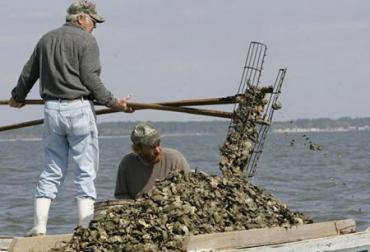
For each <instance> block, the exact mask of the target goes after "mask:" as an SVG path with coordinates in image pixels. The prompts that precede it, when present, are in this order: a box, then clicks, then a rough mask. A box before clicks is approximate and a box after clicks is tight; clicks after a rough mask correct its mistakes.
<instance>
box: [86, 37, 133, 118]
mask: <svg viewBox="0 0 370 252" xmlns="http://www.w3.org/2000/svg"><path fill="white" fill-rule="evenodd" d="M100 72H101V65H100V55H99V47H98V44H97V42H96V39H95V38H92V39H91V41H89V42H88V43H87V45H86V46H85V48H84V49H83V52H82V55H81V64H80V78H81V82H82V84H83V85H85V86H86V87H87V89H88V90H90V92H91V93H92V94H93V97H94V98H95V100H96V101H97V102H98V103H100V104H102V105H105V106H107V107H110V108H115V109H120V110H122V111H123V112H126V113H132V112H134V110H133V109H132V108H130V107H128V106H127V102H128V100H129V99H130V98H131V96H126V97H124V98H122V99H116V98H115V97H114V96H113V94H112V93H111V92H110V91H109V90H108V89H107V88H106V87H105V86H104V84H103V82H102V81H101V79H100Z"/></svg>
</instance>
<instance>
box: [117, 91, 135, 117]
mask: <svg viewBox="0 0 370 252" xmlns="http://www.w3.org/2000/svg"><path fill="white" fill-rule="evenodd" d="M130 99H131V95H128V96H125V97H123V98H122V99H120V100H118V101H117V103H116V107H117V108H118V109H120V110H122V111H123V112H125V113H132V112H134V109H133V108H131V107H129V106H127V102H128V100H130Z"/></svg>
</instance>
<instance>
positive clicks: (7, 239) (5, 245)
mask: <svg viewBox="0 0 370 252" xmlns="http://www.w3.org/2000/svg"><path fill="white" fill-rule="evenodd" d="M12 240H13V237H11V236H0V251H8V249H9V246H10V243H11V242H12Z"/></svg>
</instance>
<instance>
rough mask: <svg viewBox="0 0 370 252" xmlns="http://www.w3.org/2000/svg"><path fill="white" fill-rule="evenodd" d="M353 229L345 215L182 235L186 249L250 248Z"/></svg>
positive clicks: (351, 220)
mask: <svg viewBox="0 0 370 252" xmlns="http://www.w3.org/2000/svg"><path fill="white" fill-rule="evenodd" d="M353 232H356V222H355V221H354V220H353V219H346V220H339V221H330V222H321V223H315V224H305V225H297V226H293V227H291V228H289V229H286V228H283V227H274V228H261V229H252V230H244V231H233V232H225V233H214V234H205V235H196V236H189V237H186V238H185V241H184V246H183V248H184V249H185V250H187V251H214V250H222V249H223V250H225V249H231V248H250V247H257V246H263V245H264V246H266V245H273V244H281V243H287V242H294V241H302V240H306V239H315V238H320V237H329V236H335V235H340V234H346V233H353Z"/></svg>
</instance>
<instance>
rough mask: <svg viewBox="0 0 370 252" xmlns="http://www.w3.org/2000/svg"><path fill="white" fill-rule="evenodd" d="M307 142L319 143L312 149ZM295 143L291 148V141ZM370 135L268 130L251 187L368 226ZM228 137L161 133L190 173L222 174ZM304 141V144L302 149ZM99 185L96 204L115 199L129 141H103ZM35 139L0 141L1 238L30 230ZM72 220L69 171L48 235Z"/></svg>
mask: <svg viewBox="0 0 370 252" xmlns="http://www.w3.org/2000/svg"><path fill="white" fill-rule="evenodd" d="M307 137H309V141H312V142H314V143H316V144H320V145H322V146H323V149H322V150H321V151H311V150H309V148H308V145H307V142H308V140H307ZM293 139H294V140H295V141H293V142H294V144H291V143H292V140H293ZM369 139H370V131H352V132H335V133H306V134H305V135H303V133H289V134H281V133H271V134H269V136H268V138H267V141H266V143H265V146H264V153H263V155H262V156H261V159H260V161H259V164H258V168H257V174H256V176H255V177H254V178H253V179H252V182H253V183H254V184H256V185H258V186H260V187H262V188H264V189H265V190H267V191H268V192H271V193H272V194H274V195H275V197H277V198H279V199H281V200H282V201H284V202H285V203H287V205H288V207H289V208H290V209H292V210H294V211H303V212H306V213H308V214H309V215H311V216H312V217H313V219H314V221H315V222H318V221H329V220H336V219H345V218H353V219H355V220H356V222H357V227H358V230H360V231H361V230H364V229H366V228H367V227H369V226H370V186H369V185H370V183H369V178H370V175H369V171H370V157H369V153H370V145H369ZM224 140H225V135H177V136H164V137H163V143H164V145H165V146H167V147H172V148H175V149H178V150H179V151H181V152H182V153H183V154H184V155H185V156H186V158H187V159H188V162H189V164H190V165H191V166H192V168H199V169H201V170H204V171H206V172H208V173H212V174H219V171H218V159H219V153H218V146H219V145H220V144H222V143H223V141H224ZM305 144H306V145H305ZM100 147H101V163H100V164H101V165H100V170H99V173H98V178H97V180H96V186H97V191H98V198H99V200H106V199H112V198H113V196H112V195H113V191H114V185H115V179H116V172H117V165H118V163H119V161H120V159H121V157H122V156H123V155H124V154H125V153H127V152H128V151H129V150H130V142H129V139H128V138H127V137H107V136H106V137H101V139H100ZM42 158H43V154H42V146H41V141H40V139H23V140H0V187H1V190H0V235H24V233H25V232H26V231H27V230H28V229H29V228H30V227H31V226H32V221H33V220H32V219H33V193H34V189H35V185H36V182H37V178H38V176H39V175H40V173H41V165H42ZM76 223H77V211H76V207H75V202H74V186H73V166H71V167H70V172H69V175H68V177H67V179H66V182H65V184H64V185H63V187H62V190H61V191H60V193H59V195H58V197H57V199H56V200H55V201H54V202H53V203H52V207H51V209H50V214H49V223H48V233H49V234H60V233H71V232H73V228H74V227H75V224H76Z"/></svg>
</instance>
